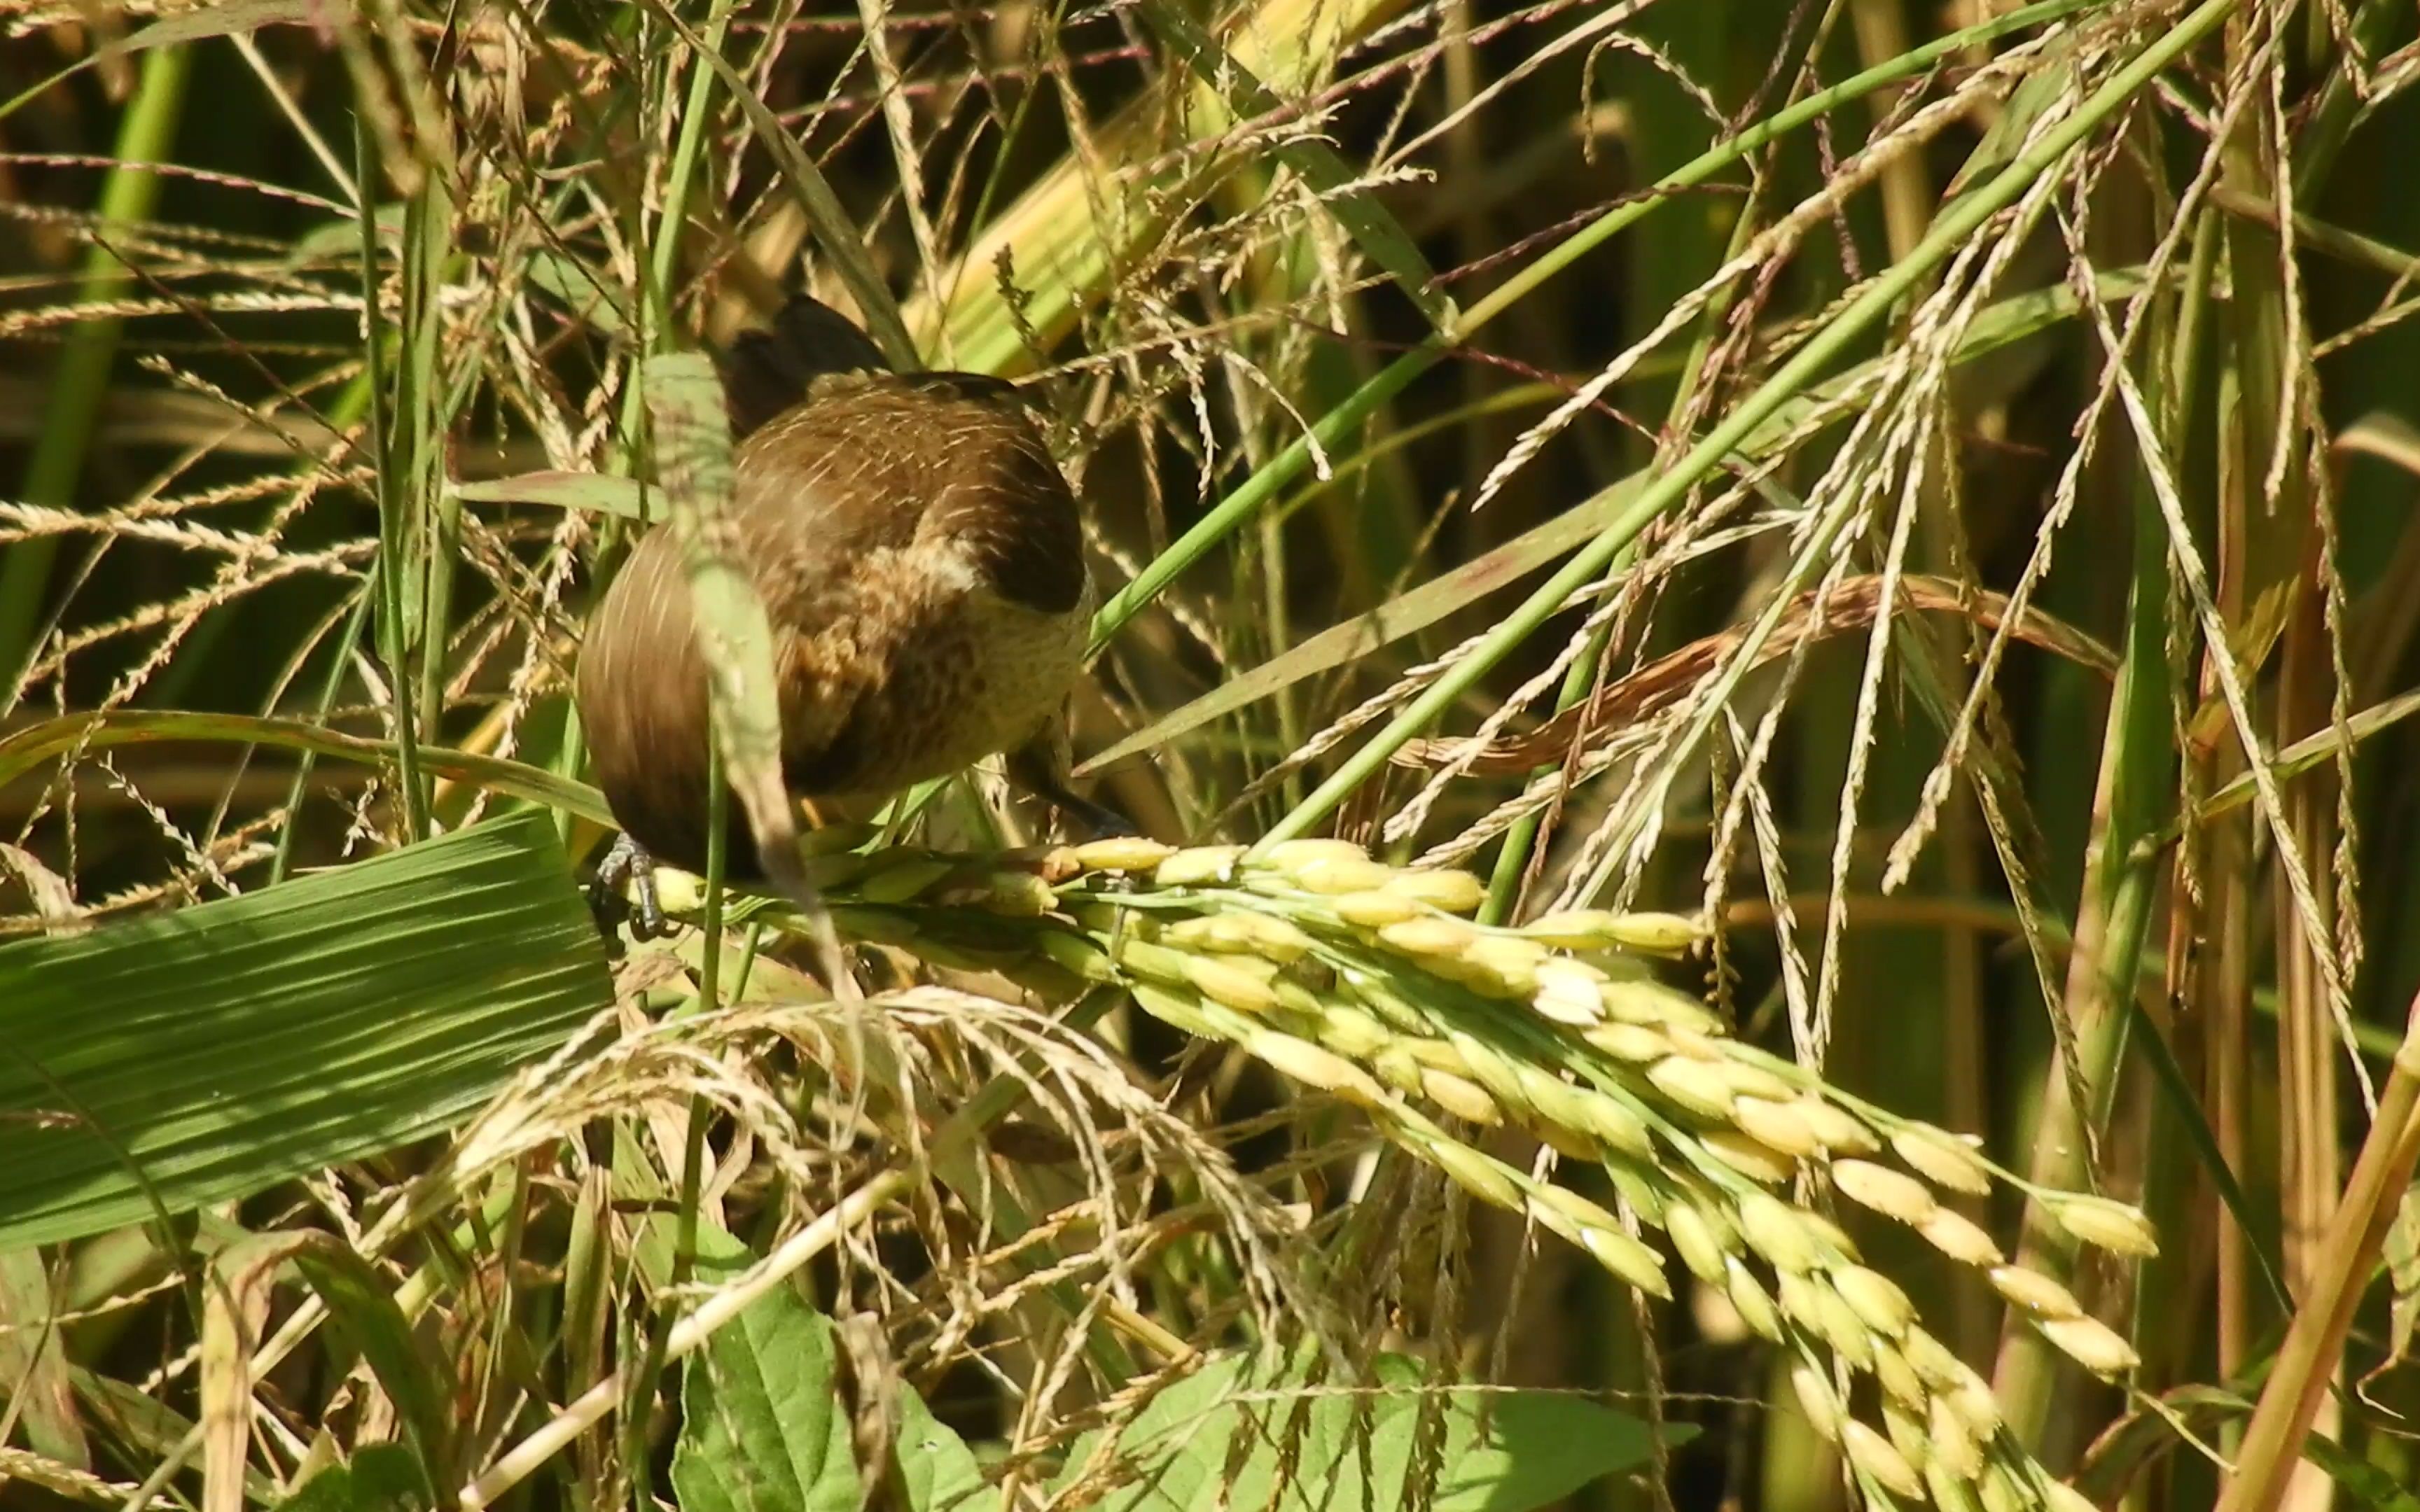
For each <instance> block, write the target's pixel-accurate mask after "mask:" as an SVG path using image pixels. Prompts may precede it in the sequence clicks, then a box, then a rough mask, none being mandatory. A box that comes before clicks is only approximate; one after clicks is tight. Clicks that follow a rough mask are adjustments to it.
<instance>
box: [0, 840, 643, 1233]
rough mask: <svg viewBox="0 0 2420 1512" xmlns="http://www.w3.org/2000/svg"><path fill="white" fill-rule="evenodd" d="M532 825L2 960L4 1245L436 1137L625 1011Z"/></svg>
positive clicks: (563, 874) (179, 1205)
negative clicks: (596, 1017) (600, 1018)
mask: <svg viewBox="0 0 2420 1512" xmlns="http://www.w3.org/2000/svg"><path fill="white" fill-rule="evenodd" d="M612 998H613V988H612V981H611V978H610V976H609V974H608V972H607V969H606V961H605V948H604V941H603V940H602V939H601V938H600V937H599V935H598V933H597V927H596V925H595V923H594V921H593V920H592V919H591V918H589V916H588V912H587V909H586V908H585V906H584V905H583V904H582V901H581V899H580V896H579V893H578V891H577V889H576V888H575V887H573V885H572V883H571V879H570V874H569V868H568V866H567V864H566V861H565V859H564V855H563V850H562V846H561V844H560V842H559V841H557V840H556V837H555V833H554V823H553V818H552V816H551V815H550V814H548V813H546V812H544V811H542V810H526V811H523V812H520V813H516V814H512V815H508V816H505V817H504V818H500V819H495V820H491V821H489V822H488V823H485V824H482V825H475V826H473V827H472V828H470V829H465V830H460V831H458V832H456V833H454V834H452V835H448V836H445V837H443V838H442V839H439V840H434V841H428V842H427V843H425V844H420V845H414V846H411V847H410V848H408V849H405V850H401V851H397V852H395V853H393V854H391V855H386V856H378V857H376V858H374V859H371V860H367V861H363V862H361V863H359V864H357V865H352V866H347V867H343V868H340V869H337V870H334V871H329V872H315V873H312V874H310V875H307V876H303V877H300V878H297V879H296V880H294V881H291V882H287V883H285V884H282V885H280V886H278V887H270V888H266V889H264V890H262V891H259V892H256V893H249V894H246V895H244V896H242V897H238V898H229V899H225V900H222V901H219V902H214V903H203V904H201V905H199V906H197V907H193V908H187V909H182V910H179V911H178V912H175V913H170V914H163V915H159V916H156V917H153V918H142V919H136V920H132V921H129V922H125V923H116V924H110V925H107V926H104V927H102V928H100V929H95V930H91V931H89V932H87V933H82V934H75V935H69V936H64V937H58V938H44V939H31V940H23V941H19V942H17V943H15V944H11V945H7V946H0V1249H6V1248H14V1247H17V1246H20V1245H25V1244H39V1243H49V1242H55V1241H58V1240H63V1239H71V1238H75V1237H77V1236H79V1235H84V1234H90V1233H97V1232H100V1231H101V1230H103V1229H107V1228H114V1227H118V1226H120V1225H123V1224H128V1223H135V1222H140V1221H142V1220H144V1219H146V1218H148V1217H152V1216H154V1215H158V1214H163V1213H164V1214H174V1213H178V1212H184V1211H191V1210H193V1209H194V1208H196V1207H200V1206H202V1205H204V1204H208V1203H215V1202H225V1201H229V1200H233V1199H236V1198H240V1197H243V1196H249V1195H251V1194H253V1193H256V1192H259V1191H261V1190H263V1189H265V1188H267V1187H270V1186H273V1185H275V1184H276V1183H277V1182H280V1181H284V1180H291V1179H293V1178H294V1177H297V1176H301V1175H303V1174H305V1173H307V1172H310V1171H313V1170H317V1169H318V1168H320V1167H322V1166H324V1165H331V1164H334V1163H336V1162H339V1161H346V1160H354V1159H359V1158H361V1157H363V1156H365V1155H368V1154H371V1153H374V1152H376V1151H378V1150H380V1149H392V1148H393V1147H395V1146H396V1145H400V1144H404V1143H406V1142H409V1141H411V1140H413V1139H418V1138H421V1137H424V1136H426V1135H427V1134H434V1133H436V1132H437V1131H439V1130H441V1129H443V1128H444V1127H446V1126H447V1125H448V1124H449V1123H452V1122H454V1121H455V1120H457V1119H460V1118H462V1117H464V1116H465V1115H467V1114H469V1113H470V1112H471V1111H473V1109H474V1108H476V1107H477V1106H478V1105H479V1104H480V1103H484V1102H485V1101H486V1100H487V1099H488V1098H489V1096H491V1095H492V1094H493V1093H494V1092H495V1091H496V1089H497V1088H499V1087H501V1086H502V1085H503V1084H504V1081H505V1080H506V1079H507V1078H509V1077H510V1076H511V1075H512V1074H513V1072H515V1071H516V1070H517V1069H519V1068H520V1067H521V1066H523V1065H525V1064H527V1063H528V1062H530V1061H532V1060H535V1059H536V1058H538V1057H543V1056H545V1055H546V1054H548V1053H549V1052H551V1051H552V1050H553V1049H555V1048H556V1047H557V1046H558V1045H560V1044H561V1043H562V1042H563V1041H564V1040H565V1038H566V1036H568V1035H569V1034H571V1033H572V1032H573V1031H574V1030H576V1029H577V1028H578V1027H579V1026H580V1025H581V1024H582V1022H583V1021H585V1020H586V1019H587V1018H588V1017H589V1015H591V1014H592V1013H594V1012H596V1011H597V1010H598V1009H601V1008H603V1007H604V1006H606V1005H607V1004H608V1003H610V1002H611V1001H612Z"/></svg>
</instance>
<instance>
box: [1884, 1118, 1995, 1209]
mask: <svg viewBox="0 0 2420 1512" xmlns="http://www.w3.org/2000/svg"><path fill="white" fill-rule="evenodd" d="M1890 1145H1891V1149H1893V1150H1895V1151H1897V1152H1898V1154H1899V1158H1900V1159H1901V1160H1903V1161H1905V1162H1907V1163H1908V1164H1909V1165H1912V1166H1914V1167H1916V1169H1917V1170H1918V1171H1921V1172H1922V1173H1924V1174H1925V1175H1926V1176H1928V1177H1930V1178H1931V1179H1932V1180H1935V1181H1938V1182H1940V1183H1941V1184H1942V1185H1943V1186H1946V1187H1947V1188H1949V1190H1951V1191H1952V1192H1964V1193H1967V1194H1969V1195H1971V1196H1986V1195H1988V1194H1989V1193H1990V1192H1991V1190H1992V1172H1991V1168H1990V1167H1989V1166H1987V1165H1984V1164H1983V1158H1982V1157H1981V1156H1979V1155H1978V1154H1976V1153H1975V1149H1974V1147H1973V1146H1971V1145H1969V1144H1967V1143H1966V1142H1965V1141H1964V1140H1962V1139H1961V1138H1959V1137H1958V1136H1957V1135H1956V1134H1951V1133H1949V1132H1948V1131H1947V1130H1946V1129H1936V1128H1934V1127H1933V1126H1932V1125H1931V1124H1929V1123H1911V1124H1909V1125H1908V1126H1907V1127H1906V1128H1904V1129H1901V1130H1900V1131H1899V1132H1898V1133H1897V1134H1892V1135H1891V1140H1890Z"/></svg>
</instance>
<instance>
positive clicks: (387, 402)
mask: <svg viewBox="0 0 2420 1512" xmlns="http://www.w3.org/2000/svg"><path fill="white" fill-rule="evenodd" d="M379 154H380V149H379V144H378V141H377V138H376V136H375V135H374V133H373V130H372V127H371V124H370V120H369V117H368V116H367V115H366V114H362V113H356V115H355V116H354V119H353V156H354V162H355V170H354V171H355V173H356V174H357V175H358V176H359V177H360V179H361V181H362V182H363V183H364V184H365V185H368V184H375V183H377V182H378V181H379V178H378V176H377V170H378V168H379V163H380V155H379ZM359 221H360V225H361V233H362V240H361V281H362V376H363V377H364V378H365V379H367V380H368V383H369V391H370V392H369V405H368V409H367V411H366V416H365V418H366V419H367V421H368V423H369V430H368V439H369V455H370V456H371V458H372V459H373V461H374V463H375V465H376V488H377V495H378V514H379V551H378V561H377V563H376V564H375V566H374V568H373V571H374V573H375V578H374V584H375V591H376V594H377V597H378V608H377V611H376V612H377V614H378V626H377V628H378V643H379V653H380V658H381V659H382V660H384V661H385V663H386V675H387V687H388V692H389V695H390V696H391V698H392V699H393V701H394V704H395V708H394V714H395V718H394V721H393V722H394V726H395V760H396V785H397V786H398V787H399V788H401V789H402V794H403V826H404V833H405V834H406V835H409V836H411V837H413V838H415V839H416V838H418V837H419V836H421V835H423V834H425V833H427V827H426V826H427V809H425V808H424V807H423V806H422V803H421V794H422V791H423V790H422V787H421V780H420V777H421V774H420V736H419V732H418V730H417V729H415V728H414V725H413V720H412V717H411V701H412V693H413V688H412V685H411V653H410V649H409V642H408V640H407V637H406V630H405V622H406V619H407V615H406V612H405V605H406V603H407V594H406V588H405V575H406V567H407V557H406V550H407V548H406V544H405V539H404V517H403V510H404V503H405V501H403V500H402V499H401V498H400V497H398V495H399V493H400V490H401V487H402V481H403V477H404V472H403V469H402V467H401V466H400V465H399V462H398V458H397V455H396V452H395V442H396V438H395V426H396V408H397V407H396V402H395V401H396V395H395V393H393V392H392V391H391V389H390V387H389V382H388V377H387V371H386V369H387V363H386V343H385V342H384V341H382V340H380V335H381V332H380V330H379V289H380V285H381V282H382V281H381V279H380V276H379V266H380V264H379V227H378V217H377V216H376V215H375V214H373V213H372V212H371V209H370V208H369V207H368V206H366V205H365V206H364V208H363V209H362V211H361V213H360V217H359ZM409 365H410V363H409V361H408V359H407V360H405V361H400V362H398V363H396V368H397V370H398V371H402V370H404V369H406V368H408V367H409Z"/></svg>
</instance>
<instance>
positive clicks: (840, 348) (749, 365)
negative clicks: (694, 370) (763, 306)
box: [720, 294, 891, 440]
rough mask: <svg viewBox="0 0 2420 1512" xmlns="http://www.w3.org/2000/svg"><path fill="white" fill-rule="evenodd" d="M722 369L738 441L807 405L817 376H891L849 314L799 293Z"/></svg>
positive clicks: (744, 336) (741, 343) (727, 357)
mask: <svg viewBox="0 0 2420 1512" xmlns="http://www.w3.org/2000/svg"><path fill="white" fill-rule="evenodd" d="M720 366H721V369H722V392H723V394H724V396H725V398H726V400H727V402H728V403H729V406H730V409H731V436H732V439H733V440H739V439H740V438H742V437H744V436H746V435H747V434H748V433H749V432H751V431H752V430H754V429H755V428H756V427H757V426H759V425H762V424H765V422H767V421H768V420H770V419H772V418H773V417H774V416H775V415H778V414H780V413H781V412H782V411H783V410H784V409H789V408H791V407H792V406H793V405H796V404H799V402H801V401H803V400H804V399H805V398H806V396H807V386H808V385H809V384H810V383H813V382H814V380H815V379H816V378H824V377H827V376H829V375H831V374H837V373H862V372H866V371H868V370H873V371H876V372H888V371H890V368H891V363H889V362H887V361H886V360H885V359H884V358H883V355H882V348H881V347H876V345H875V344H874V339H873V338H872V337H870V336H868V335H867V334H866V333H865V332H862V331H861V330H859V329H858V328H857V327H856V326H855V325H853V324H851V323H850V321H849V319H848V317H847V316H844V315H842V314H841V313H840V312H839V311H838V310H835V309H833V308H832V307H831V306H830V305H829V304H826V303H824V302H823V301H820V300H817V299H814V297H812V296H810V295H806V294H794V295H792V296H790V302H789V303H787V304H785V305H783V306H782V313H781V314H779V315H777V316H774V317H773V319H772V322H771V323H770V324H769V325H766V326H763V327H760V328H758V329H756V330H753V331H747V332H741V333H740V334H739V335H738V336H737V338H736V339H734V340H733V342H732V343H731V347H730V349H729V350H727V351H725V352H724V353H723V354H722V357H721V363H720Z"/></svg>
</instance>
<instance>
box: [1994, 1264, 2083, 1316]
mask: <svg viewBox="0 0 2420 1512" xmlns="http://www.w3.org/2000/svg"><path fill="white" fill-rule="evenodd" d="M1991 1276H1992V1288H1993V1290H1995V1291H1997V1292H1998V1293H1999V1294H2000V1295H2001V1296H2003V1297H2006V1298H2007V1299H2008V1300H2009V1301H2010V1302H2012V1303H2014V1304H2017V1305H2018V1306H2019V1307H2022V1308H2024V1310H2025V1311H2026V1312H2029V1313H2031V1314H2033V1315H2034V1317H2036V1318H2037V1319H2044V1320H2051V1321H2055V1320H2056V1319H2062V1318H2081V1317H2083V1316H2084V1308H2083V1306H2082V1304H2079V1303H2077V1302H2076V1300H2075V1294H2074V1293H2073V1292H2071V1291H2070V1290H2068V1289H2067V1288H2065V1287H2063V1286H2060V1285H2059V1284H2058V1283H2057V1282H2055V1281H2054V1280H2052V1279H2051V1278H2050V1277H2048V1276H2046V1275H2044V1274H2042V1273H2040V1271H2035V1270H2029V1269H2027V1268H2026V1267H2024V1266H2022V1265H2002V1266H1997V1267H1994V1268H1993V1271H1992V1273H1991Z"/></svg>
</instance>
